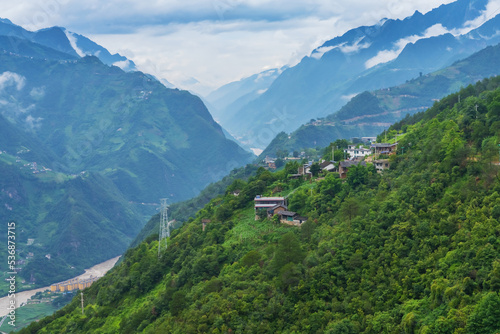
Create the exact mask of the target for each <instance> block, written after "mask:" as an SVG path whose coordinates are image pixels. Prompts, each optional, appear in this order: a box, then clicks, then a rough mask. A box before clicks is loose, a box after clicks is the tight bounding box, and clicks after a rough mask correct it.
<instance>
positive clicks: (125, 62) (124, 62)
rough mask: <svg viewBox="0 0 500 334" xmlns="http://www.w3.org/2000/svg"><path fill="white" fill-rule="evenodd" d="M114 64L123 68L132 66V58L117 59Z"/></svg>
mask: <svg viewBox="0 0 500 334" xmlns="http://www.w3.org/2000/svg"><path fill="white" fill-rule="evenodd" d="M113 66H117V67H119V68H121V69H122V70H124V69H126V68H128V67H129V66H130V60H128V59H127V60H121V61H117V62H115V63H113Z"/></svg>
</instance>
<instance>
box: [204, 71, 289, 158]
mask: <svg viewBox="0 0 500 334" xmlns="http://www.w3.org/2000/svg"><path fill="white" fill-rule="evenodd" d="M286 68H287V67H283V68H280V69H271V70H266V71H263V72H261V73H258V74H254V75H252V76H250V77H247V78H244V79H241V80H239V81H235V82H231V83H228V84H226V85H224V86H222V87H220V88H218V89H216V90H215V91H213V92H211V93H210V94H209V95H207V96H206V97H205V98H204V100H205V101H206V104H207V107H208V109H209V110H210V113H211V114H212V115H213V116H214V118H215V119H216V120H217V122H219V123H220V124H221V125H222V126H223V127H225V124H226V123H227V122H228V120H230V119H231V117H232V115H233V114H234V113H235V112H236V110H239V109H240V108H242V107H243V106H244V105H246V104H248V103H249V102H250V101H253V100H255V99H256V98H258V97H259V96H260V95H262V94H263V93H264V92H265V91H266V90H267V89H268V88H269V86H270V85H271V84H272V83H273V81H274V80H275V79H276V78H277V77H278V76H279V75H280V74H281V73H282V72H283V71H284V70H285V69H286ZM237 139H238V138H237ZM242 145H243V147H245V148H247V149H249V148H250V147H247V146H245V143H242Z"/></svg>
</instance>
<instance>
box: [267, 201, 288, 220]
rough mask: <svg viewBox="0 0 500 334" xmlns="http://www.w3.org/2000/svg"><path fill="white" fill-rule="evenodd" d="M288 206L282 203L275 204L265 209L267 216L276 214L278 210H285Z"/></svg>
mask: <svg viewBox="0 0 500 334" xmlns="http://www.w3.org/2000/svg"><path fill="white" fill-rule="evenodd" d="M286 210H288V207H287V206H286V205H284V204H276V205H275V206H273V207H271V208H269V209H267V217H268V218H271V217H272V216H274V215H277V214H278V213H279V212H280V211H286Z"/></svg>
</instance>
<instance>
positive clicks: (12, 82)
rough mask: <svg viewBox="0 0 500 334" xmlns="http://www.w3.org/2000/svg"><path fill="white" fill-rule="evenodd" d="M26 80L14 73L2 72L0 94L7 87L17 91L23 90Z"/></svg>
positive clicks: (0, 75)
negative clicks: (12, 87) (13, 87)
mask: <svg viewBox="0 0 500 334" xmlns="http://www.w3.org/2000/svg"><path fill="white" fill-rule="evenodd" d="M25 82H26V79H25V78H24V77H23V76H22V75H19V74H17V73H14V72H9V71H7V72H3V73H2V74H0V92H1V91H3V90H4V89H5V88H6V87H8V86H15V87H16V89H17V90H18V91H19V90H21V89H23V87H24V84H25Z"/></svg>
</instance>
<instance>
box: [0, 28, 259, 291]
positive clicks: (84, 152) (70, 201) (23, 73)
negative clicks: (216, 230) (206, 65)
mask: <svg viewBox="0 0 500 334" xmlns="http://www.w3.org/2000/svg"><path fill="white" fill-rule="evenodd" d="M1 34H3V35H1ZM68 36H69V37H68ZM82 50H83V51H84V52H83V51H82ZM82 52H83V53H82ZM86 52H88V53H94V54H95V55H86V54H85V53H86ZM106 62H107V63H113V64H116V63H117V62H128V60H126V59H125V58H123V57H121V56H119V55H110V54H109V52H107V51H106V52H105V49H104V48H102V47H100V46H98V45H97V44H95V43H93V42H91V41H90V40H88V39H86V38H84V37H82V36H80V35H76V34H69V33H68V32H67V31H66V30H65V29H63V28H57V27H56V28H49V29H44V30H40V31H37V32H34V33H32V32H26V31H25V30H24V29H22V28H20V27H17V26H15V25H13V24H11V23H10V22H6V20H3V21H2V22H0V128H1V129H2V131H1V134H0V139H1V141H0V151H1V152H2V154H1V155H0V170H1V171H2V175H3V176H5V177H2V179H1V180H0V198H1V200H2V205H1V206H0V217H1V218H2V220H4V221H10V220H14V221H16V223H17V226H18V230H19V232H18V239H17V240H18V242H19V246H18V249H17V251H18V252H19V254H20V255H21V256H28V254H30V253H33V254H34V255H33V259H29V260H28V263H27V264H26V266H25V268H23V270H22V271H21V273H20V274H21V276H22V277H23V278H25V279H26V280H27V281H35V282H36V283H37V284H47V283H50V282H53V281H54V280H61V279H62V278H67V277H68V276H74V274H75V273H79V272H81V271H82V270H83V269H84V268H87V267H89V266H91V265H93V264H95V263H98V262H101V261H104V260H106V259H109V258H111V257H114V256H116V255H119V254H121V253H122V252H123V251H124V250H125V249H126V248H127V246H128V244H129V243H130V241H131V240H132V239H133V238H134V237H135V236H136V235H137V233H138V232H139V230H140V229H141V227H142V226H143V225H144V224H145V223H146V221H147V220H148V218H149V216H150V215H151V214H153V213H154V212H155V208H156V204H155V203H157V202H158V201H159V198H162V197H166V198H169V199H170V200H171V201H172V202H174V201H180V200H184V199H188V198H191V197H193V196H195V195H197V194H198V193H199V192H200V191H201V190H202V189H203V188H204V187H205V186H206V185H207V184H209V183H211V182H214V181H217V180H219V179H221V178H222V177H223V176H225V175H226V174H227V173H228V172H229V171H230V170H232V169H233V168H236V167H239V166H241V165H244V164H246V163H247V162H249V161H250V159H251V154H249V153H248V152H245V151H244V150H243V149H242V148H240V147H239V146H238V145H237V144H236V143H234V142H233V141H230V140H228V139H226V138H225V136H224V133H223V130H222V128H221V127H220V126H219V125H218V124H217V123H216V122H215V121H214V120H213V118H212V117H211V115H210V113H209V112H208V110H207V109H206V107H205V106H204V104H203V102H202V101H201V100H200V99H199V98H198V97H196V96H194V95H192V94H190V93H189V92H186V91H180V90H178V89H168V88H166V87H165V85H163V84H162V83H160V82H159V81H158V80H156V79H155V78H153V77H151V76H150V75H147V74H144V73H141V72H138V71H130V72H126V71H124V70H122V69H121V68H119V67H117V66H113V65H108V64H106ZM131 64H132V63H129V65H131ZM0 233H2V235H3V234H5V233H6V232H5V231H2V232H0ZM4 251H5V250H4ZM4 265H5V264H3V266H4Z"/></svg>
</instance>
